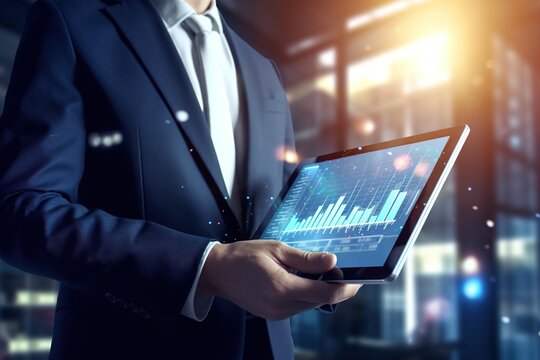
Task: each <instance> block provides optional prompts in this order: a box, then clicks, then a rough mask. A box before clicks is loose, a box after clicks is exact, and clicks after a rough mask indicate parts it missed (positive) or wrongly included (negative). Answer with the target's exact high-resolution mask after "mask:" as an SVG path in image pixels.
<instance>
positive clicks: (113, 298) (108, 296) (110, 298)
mask: <svg viewBox="0 0 540 360" xmlns="http://www.w3.org/2000/svg"><path fill="white" fill-rule="evenodd" d="M105 299H107V300H108V301H109V302H110V303H111V304H114V303H115V302H116V296H114V295H113V294H111V293H109V292H108V293H106V294H105Z"/></svg>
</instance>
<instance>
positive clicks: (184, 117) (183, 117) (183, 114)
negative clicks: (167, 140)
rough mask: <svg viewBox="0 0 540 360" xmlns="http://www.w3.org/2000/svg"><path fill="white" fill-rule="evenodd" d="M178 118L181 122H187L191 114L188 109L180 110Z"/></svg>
mask: <svg viewBox="0 0 540 360" xmlns="http://www.w3.org/2000/svg"><path fill="white" fill-rule="evenodd" d="M176 120H178V121H180V122H186V121H188V120H189V114H188V113H187V111H184V110H178V111H177V112H176Z"/></svg>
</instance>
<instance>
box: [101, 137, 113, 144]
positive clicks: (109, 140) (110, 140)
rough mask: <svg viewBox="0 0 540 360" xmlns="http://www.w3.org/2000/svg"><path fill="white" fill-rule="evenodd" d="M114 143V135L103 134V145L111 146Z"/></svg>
mask: <svg viewBox="0 0 540 360" xmlns="http://www.w3.org/2000/svg"><path fill="white" fill-rule="evenodd" d="M113 143H114V141H113V137H112V136H109V135H105V136H103V138H102V144H103V146H105V147H109V146H112V145H113Z"/></svg>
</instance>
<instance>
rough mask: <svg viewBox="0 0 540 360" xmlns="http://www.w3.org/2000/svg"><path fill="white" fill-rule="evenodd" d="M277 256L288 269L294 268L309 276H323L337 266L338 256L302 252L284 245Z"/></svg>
mask: <svg viewBox="0 0 540 360" xmlns="http://www.w3.org/2000/svg"><path fill="white" fill-rule="evenodd" d="M278 252H279V254H276V255H277V257H278V260H279V261H280V262H281V263H282V264H283V265H284V266H285V267H288V268H293V269H295V270H298V271H300V272H304V273H308V274H322V273H325V272H327V271H330V270H332V269H333V268H334V267H335V266H336V262H337V259H336V255H334V254H329V253H317V252H309V251H302V250H298V249H296V248H293V247H292V246H288V245H284V246H281V247H280V248H279V251H278Z"/></svg>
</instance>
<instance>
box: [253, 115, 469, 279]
mask: <svg viewBox="0 0 540 360" xmlns="http://www.w3.org/2000/svg"><path fill="white" fill-rule="evenodd" d="M469 131H470V130H469V127H468V126H466V125H463V126H458V127H453V128H449V129H443V130H439V131H435V132H430V133H426V134H421V135H416V136H411V137H407V138H403V139H398V140H393V141H387V142H383V143H379V144H374V145H369V146H363V147H358V148H354V149H349V150H345V151H341V152H336V153H332V154H327V155H321V156H317V157H315V158H310V159H306V160H304V161H303V162H302V163H301V164H299V165H298V167H297V168H296V170H295V171H294V173H293V175H292V176H291V178H290V179H289V181H288V183H287V185H286V186H285V187H284V189H283V191H282V192H281V194H280V195H279V196H278V198H277V199H276V201H275V204H274V206H273V207H272V208H271V210H270V211H269V213H268V214H267V215H266V217H265V218H264V220H263V222H262V223H261V225H260V227H259V228H258V229H257V231H256V233H255V236H254V238H255V239H273V240H281V241H283V242H285V243H287V244H288V245H290V246H293V247H296V248H298V249H302V250H306V251H317V252H320V251H324V252H331V253H334V254H336V256H337V267H336V269H334V270H332V271H331V272H329V273H326V274H318V275H317V278H319V279H321V280H327V281H335V282H346V283H386V282H390V281H393V280H395V279H396V277H397V276H398V274H399V272H400V270H401V268H402V266H403V264H404V262H405V260H406V258H407V253H408V251H409V249H410V248H411V247H412V245H413V244H414V242H415V240H416V238H417V237H418V234H419V233H420V230H421V228H422V226H423V224H424V222H425V221H426V218H427V216H428V214H429V212H430V210H431V208H432V206H433V204H434V202H435V199H436V198H437V196H438V194H439V192H440V190H441V188H442V186H443V184H444V181H445V180H446V178H447V177H448V174H449V173H450V170H451V168H452V166H453V164H454V162H455V161H456V158H457V156H458V154H459V152H460V150H461V148H462V146H463V144H464V143H465V140H466V138H467V136H468V134H469ZM302 275H304V276H306V274H302Z"/></svg>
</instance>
